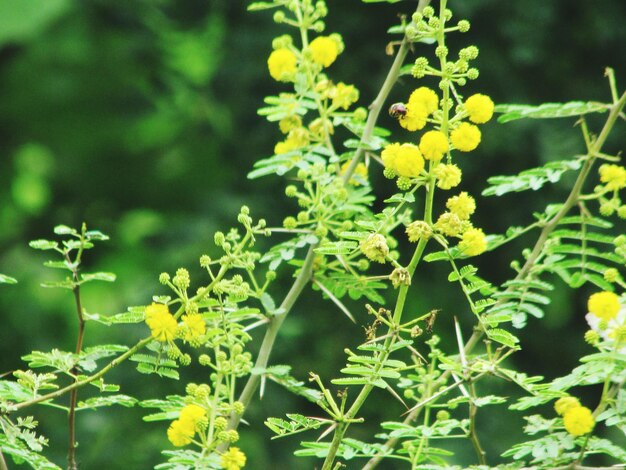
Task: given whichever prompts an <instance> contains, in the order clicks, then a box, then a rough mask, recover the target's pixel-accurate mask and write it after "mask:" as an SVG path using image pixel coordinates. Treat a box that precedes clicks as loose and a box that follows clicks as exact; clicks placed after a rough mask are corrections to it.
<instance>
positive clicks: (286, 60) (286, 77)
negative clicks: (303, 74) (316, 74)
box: [267, 47, 298, 82]
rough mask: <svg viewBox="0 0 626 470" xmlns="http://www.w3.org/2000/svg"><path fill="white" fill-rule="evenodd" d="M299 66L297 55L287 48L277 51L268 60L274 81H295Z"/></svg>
mask: <svg viewBox="0 0 626 470" xmlns="http://www.w3.org/2000/svg"><path fill="white" fill-rule="evenodd" d="M297 66H298V58H297V57H296V54H295V53H294V52H293V51H292V50H291V49H287V48H286V47H282V48H280V49H276V50H275V51H273V52H272V53H271V54H270V56H269V58H268V59H267V68H268V69H269V71H270V75H271V76H272V78H273V79H274V80H277V81H279V82H290V81H292V80H293V79H294V75H295V74H296V70H297Z"/></svg>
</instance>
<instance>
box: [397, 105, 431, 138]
mask: <svg viewBox="0 0 626 470" xmlns="http://www.w3.org/2000/svg"><path fill="white" fill-rule="evenodd" d="M427 118H428V111H427V110H426V108H425V107H424V106H423V105H421V104H418V103H415V104H407V105H406V114H404V115H403V116H401V117H400V120H399V121H398V122H399V123H400V125H401V126H402V127H404V128H405V129H406V130H407V131H411V132H413V131H419V130H420V129H422V128H423V127H424V126H425V125H426V119H427Z"/></svg>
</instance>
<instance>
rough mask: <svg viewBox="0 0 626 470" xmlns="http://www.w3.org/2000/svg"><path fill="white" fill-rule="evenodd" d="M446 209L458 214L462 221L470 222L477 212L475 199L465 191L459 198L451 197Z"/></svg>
mask: <svg viewBox="0 0 626 470" xmlns="http://www.w3.org/2000/svg"><path fill="white" fill-rule="evenodd" d="M446 207H447V208H448V209H449V210H450V212H452V213H453V214H456V215H457V216H458V217H459V219H461V220H468V219H469V218H470V215H472V214H473V213H474V211H475V210H476V202H475V201H474V198H473V197H472V196H470V195H469V194H467V193H466V192H465V191H463V192H462V193H461V194H459V195H458V196H454V197H451V198H450V199H448V201H447V202H446Z"/></svg>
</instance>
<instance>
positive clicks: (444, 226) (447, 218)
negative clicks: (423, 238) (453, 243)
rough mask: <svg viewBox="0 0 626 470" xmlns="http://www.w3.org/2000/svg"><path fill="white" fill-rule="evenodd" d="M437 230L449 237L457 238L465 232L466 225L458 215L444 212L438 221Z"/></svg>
mask: <svg viewBox="0 0 626 470" xmlns="http://www.w3.org/2000/svg"><path fill="white" fill-rule="evenodd" d="M435 228H436V229H437V230H439V231H440V232H441V233H443V234H444V235H446V236H448V237H456V236H458V235H459V234H460V233H461V232H462V231H463V228H464V224H463V221H462V220H461V219H459V216H458V215H456V214H453V213H452V212H444V213H443V214H441V215H440V216H439V218H438V219H437V222H436V223H435Z"/></svg>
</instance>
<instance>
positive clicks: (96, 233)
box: [85, 230, 109, 241]
mask: <svg viewBox="0 0 626 470" xmlns="http://www.w3.org/2000/svg"><path fill="white" fill-rule="evenodd" d="M85 238H86V239H87V240H98V241H107V240H108V239H109V236H108V235H106V234H104V233H102V232H101V231H100V230H88V231H86V232H85Z"/></svg>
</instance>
